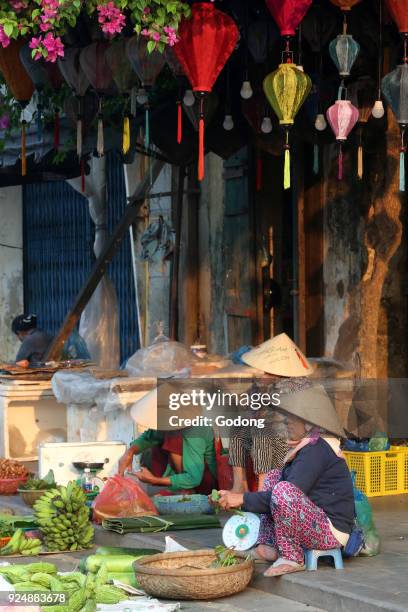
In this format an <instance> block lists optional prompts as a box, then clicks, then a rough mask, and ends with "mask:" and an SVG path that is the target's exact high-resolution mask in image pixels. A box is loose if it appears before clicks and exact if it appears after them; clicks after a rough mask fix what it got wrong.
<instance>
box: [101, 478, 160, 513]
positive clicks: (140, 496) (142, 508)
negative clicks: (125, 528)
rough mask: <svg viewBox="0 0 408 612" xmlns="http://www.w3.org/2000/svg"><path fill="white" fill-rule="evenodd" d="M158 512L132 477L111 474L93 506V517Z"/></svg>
mask: <svg viewBox="0 0 408 612" xmlns="http://www.w3.org/2000/svg"><path fill="white" fill-rule="evenodd" d="M152 514H154V515H156V514H158V512H157V509H156V506H155V505H154V503H153V502H152V500H151V499H150V497H149V496H148V495H147V493H145V492H144V491H143V489H142V487H141V486H140V485H138V484H137V482H135V481H134V480H133V479H132V478H124V477H123V476H119V475H118V474H117V475H116V476H113V477H112V478H109V480H108V481H107V483H106V484H105V486H104V487H103V489H102V491H101V492H100V493H99V495H98V497H97V498H96V499H95V502H94V507H93V516H94V519H95V520H96V521H98V522H101V521H102V520H103V519H105V518H129V517H132V516H141V515H152Z"/></svg>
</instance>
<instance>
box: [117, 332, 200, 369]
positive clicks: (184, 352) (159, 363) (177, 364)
mask: <svg viewBox="0 0 408 612" xmlns="http://www.w3.org/2000/svg"><path fill="white" fill-rule="evenodd" d="M196 363H198V359H197V357H196V356H195V355H194V354H193V353H192V351H191V350H190V349H189V348H187V347H186V346H184V344H181V343H180V342H175V341H173V340H164V341H159V342H154V343H153V344H152V345H151V346H148V347H147V348H142V349H139V350H138V351H136V353H134V354H133V355H132V356H131V357H129V359H128V361H127V363H126V370H127V371H128V372H129V374H130V376H148V377H157V378H169V377H171V376H185V377H187V376H189V374H190V371H191V367H192V365H193V364H196Z"/></svg>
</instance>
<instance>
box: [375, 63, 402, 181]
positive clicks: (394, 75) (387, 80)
mask: <svg viewBox="0 0 408 612" xmlns="http://www.w3.org/2000/svg"><path fill="white" fill-rule="evenodd" d="M381 89H382V92H383V94H384V97H385V99H386V101H387V103H388V104H389V105H390V107H391V109H392V112H393V113H394V115H395V118H396V119H397V121H398V123H399V126H400V129H401V148H400V191H405V153H406V150H407V146H406V142H405V132H406V129H407V127H408V64H402V65H401V66H398V67H397V68H396V69H395V70H393V71H392V72H390V73H389V74H387V75H386V76H385V77H384V78H383V80H382V82H381Z"/></svg>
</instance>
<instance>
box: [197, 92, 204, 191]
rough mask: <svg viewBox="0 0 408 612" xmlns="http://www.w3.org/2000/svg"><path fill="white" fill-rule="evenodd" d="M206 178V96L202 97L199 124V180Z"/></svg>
mask: <svg viewBox="0 0 408 612" xmlns="http://www.w3.org/2000/svg"><path fill="white" fill-rule="evenodd" d="M203 178H204V96H201V98H200V121H199V124H198V180H199V181H202V180H203Z"/></svg>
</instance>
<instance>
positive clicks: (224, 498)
mask: <svg viewBox="0 0 408 612" xmlns="http://www.w3.org/2000/svg"><path fill="white" fill-rule="evenodd" d="M218 493H219V494H220V499H219V501H218V504H219V505H220V506H221V508H223V510H230V509H231V508H240V507H241V506H242V504H243V503H244V494H243V493H232V491H218Z"/></svg>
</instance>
